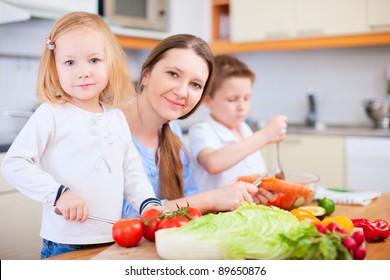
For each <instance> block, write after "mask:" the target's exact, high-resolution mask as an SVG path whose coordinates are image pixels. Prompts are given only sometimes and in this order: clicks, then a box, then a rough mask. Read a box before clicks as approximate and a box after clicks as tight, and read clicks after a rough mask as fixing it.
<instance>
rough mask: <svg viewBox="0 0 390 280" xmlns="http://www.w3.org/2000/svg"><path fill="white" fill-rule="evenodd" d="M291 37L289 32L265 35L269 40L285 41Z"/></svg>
mask: <svg viewBox="0 0 390 280" xmlns="http://www.w3.org/2000/svg"><path fill="white" fill-rule="evenodd" d="M289 37H291V34H290V32H288V31H273V32H267V33H266V34H265V38H267V39H284V38H289Z"/></svg>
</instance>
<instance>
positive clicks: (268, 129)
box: [260, 115, 287, 143]
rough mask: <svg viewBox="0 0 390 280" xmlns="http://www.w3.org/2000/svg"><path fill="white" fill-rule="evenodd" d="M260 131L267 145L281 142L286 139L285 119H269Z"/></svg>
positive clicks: (283, 117) (281, 117) (276, 117)
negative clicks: (266, 139)
mask: <svg viewBox="0 0 390 280" xmlns="http://www.w3.org/2000/svg"><path fill="white" fill-rule="evenodd" d="M260 131H261V132H262V133H264V134H265V136H266V137H267V138H268V143H277V142H280V141H282V140H283V139H284V138H285V137H286V131H287V117H286V116H284V115H279V116H275V117H273V118H271V119H269V120H268V121H267V122H266V124H265V125H264V127H263V128H262V129H261V130H260Z"/></svg>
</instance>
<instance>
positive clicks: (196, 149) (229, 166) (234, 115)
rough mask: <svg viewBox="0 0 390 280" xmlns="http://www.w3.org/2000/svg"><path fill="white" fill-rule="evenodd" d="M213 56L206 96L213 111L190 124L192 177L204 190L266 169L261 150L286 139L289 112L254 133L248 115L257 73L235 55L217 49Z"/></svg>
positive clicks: (264, 171) (207, 104)
mask: <svg viewBox="0 0 390 280" xmlns="http://www.w3.org/2000/svg"><path fill="white" fill-rule="evenodd" d="M214 62H215V78H214V82H213V84H212V85H211V89H210V92H209V94H208V95H207V96H206V97H205V99H204V101H203V103H204V104H205V105H206V106H207V107H208V108H209V109H210V116H209V117H208V118H207V119H206V120H205V121H204V122H202V123H198V124H195V125H193V126H191V128H190V130H189V136H190V147H191V156H192V159H193V172H194V178H196V182H197V184H198V186H199V188H200V189H201V190H203V191H205V190H211V189H214V188H217V187H219V186H221V185H223V184H226V183H227V182H229V181H231V180H233V179H234V178H237V177H238V176H242V175H248V174H253V173H258V174H261V175H263V176H264V175H266V166H265V163H264V160H263V158H262V156H261V154H260V151H259V150H260V149H261V148H263V147H264V146H266V145H268V144H270V143H276V142H279V141H282V140H283V139H284V137H285V133H286V128H287V118H286V116H283V115H280V116H276V117H273V118H271V119H270V120H269V121H268V122H267V123H266V125H265V126H264V127H263V128H262V129H261V130H259V131H257V132H255V133H253V132H252V130H251V129H250V128H249V126H248V125H247V124H246V123H245V122H244V120H245V119H246V118H247V117H248V115H249V111H250V105H251V93H252V86H253V83H254V80H255V74H254V73H253V72H252V71H251V70H250V69H249V68H248V67H247V65H245V64H244V63H243V62H241V61H240V60H238V59H237V58H235V57H233V56H229V55H219V56H216V57H215V59H214Z"/></svg>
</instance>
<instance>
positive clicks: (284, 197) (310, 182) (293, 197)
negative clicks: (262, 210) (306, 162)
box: [270, 171, 320, 210]
mask: <svg viewBox="0 0 390 280" xmlns="http://www.w3.org/2000/svg"><path fill="white" fill-rule="evenodd" d="M284 175H285V181H287V182H291V183H297V184H302V185H306V186H308V187H309V188H310V189H311V190H312V192H311V195H310V196H308V195H297V194H294V193H275V196H276V200H275V201H274V202H271V203H270V204H271V205H273V206H278V207H280V208H282V209H285V210H291V209H294V208H297V207H299V206H302V205H306V204H309V203H310V202H312V200H313V197H314V193H315V191H316V186H317V184H318V182H319V181H320V177H318V176H317V175H314V174H311V173H307V172H290V171H289V172H284ZM270 176H273V175H270Z"/></svg>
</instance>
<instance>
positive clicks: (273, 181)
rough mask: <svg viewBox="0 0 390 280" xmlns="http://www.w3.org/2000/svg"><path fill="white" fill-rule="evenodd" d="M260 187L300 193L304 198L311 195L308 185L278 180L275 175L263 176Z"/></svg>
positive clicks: (308, 197) (275, 190)
mask: <svg viewBox="0 0 390 280" xmlns="http://www.w3.org/2000/svg"><path fill="white" fill-rule="evenodd" d="M260 187H261V188H264V189H266V190H269V191H274V192H282V193H293V194H296V195H302V196H304V197H305V198H306V199H310V198H311V196H312V190H311V188H309V187H308V186H306V185H303V184H298V183H292V182H288V181H285V180H280V179H277V178H275V177H268V178H263V181H262V182H261V184H260Z"/></svg>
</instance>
